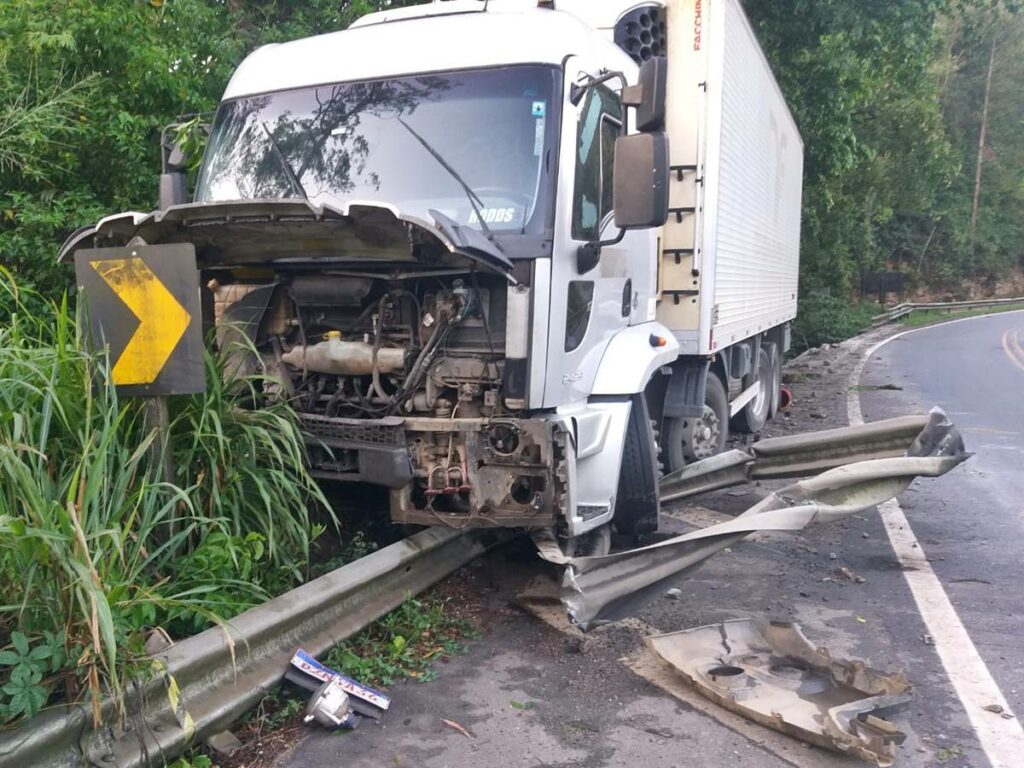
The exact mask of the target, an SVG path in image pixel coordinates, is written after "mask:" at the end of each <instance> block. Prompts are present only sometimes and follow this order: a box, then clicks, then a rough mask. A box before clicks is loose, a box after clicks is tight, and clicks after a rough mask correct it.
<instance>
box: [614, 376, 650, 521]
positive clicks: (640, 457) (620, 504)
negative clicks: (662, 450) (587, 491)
mask: <svg viewBox="0 0 1024 768" xmlns="http://www.w3.org/2000/svg"><path fill="white" fill-rule="evenodd" d="M658 507H659V505H658V456H657V448H656V446H655V444H654V431H653V429H652V427H651V419H650V416H649V414H648V411H647V400H646V399H645V398H644V396H643V394H642V393H641V394H636V395H633V397H632V398H631V407H630V409H629V426H628V427H627V428H626V442H625V445H623V448H622V469H621V470H620V471H619V488H618V491H617V493H616V495H615V514H614V516H613V517H612V521H613V522H614V523H615V527H616V529H617V530H618V531H619V532H620V533H635V534H642V533H652V532H654V531H655V530H657V528H658Z"/></svg>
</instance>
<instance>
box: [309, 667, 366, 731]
mask: <svg viewBox="0 0 1024 768" xmlns="http://www.w3.org/2000/svg"><path fill="white" fill-rule="evenodd" d="M303 721H304V722H306V723H312V722H314V721H315V722H317V723H320V725H322V726H324V727H325V728H349V729H351V728H355V727H356V725H357V724H358V723H359V718H358V717H357V716H356V713H355V712H353V711H352V703H351V700H350V699H349V696H348V694H347V693H345V686H344V684H343V683H342V682H341V680H339V679H338V678H337V677H333V678H331V679H330V680H328V681H327V682H326V683H324V684H323V685H321V686H320V689H319V690H318V691H317V692H316V693H314V694H313V698H311V699H310V700H309V705H308V706H307V707H306V716H305V717H304V718H303Z"/></svg>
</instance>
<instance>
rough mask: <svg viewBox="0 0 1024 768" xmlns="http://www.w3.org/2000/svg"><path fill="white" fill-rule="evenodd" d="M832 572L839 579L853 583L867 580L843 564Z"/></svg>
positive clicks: (862, 582)
mask: <svg viewBox="0 0 1024 768" xmlns="http://www.w3.org/2000/svg"><path fill="white" fill-rule="evenodd" d="M832 574H833V575H834V576H837V577H838V578H840V579H844V580H846V581H852V582H854V583H855V584H864V583H865V582H866V581H867V579H865V578H864V577H863V576H858V575H857V574H855V573H854V572H853V571H851V570H850V569H849V568H848V567H847V566H845V565H841V566H839V567H838V568H836V569H835V570H834V571H832ZM833 581H834V579H833Z"/></svg>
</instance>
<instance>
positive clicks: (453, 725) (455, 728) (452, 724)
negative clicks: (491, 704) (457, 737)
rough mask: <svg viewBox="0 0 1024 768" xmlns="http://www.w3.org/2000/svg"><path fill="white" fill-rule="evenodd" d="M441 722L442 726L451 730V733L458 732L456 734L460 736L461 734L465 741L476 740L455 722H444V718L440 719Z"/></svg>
mask: <svg viewBox="0 0 1024 768" xmlns="http://www.w3.org/2000/svg"><path fill="white" fill-rule="evenodd" d="M441 722H442V723H443V724H444V725H446V726H448V727H449V728H451V729H452V730H453V731H458V732H459V733H461V734H462V735H463V736H465V737H466V738H467V739H475V738H476V736H474V735H473V734H472V733H470V732H469V731H467V730H466V729H465V728H463V727H462V726H461V725H459V724H458V723H457V722H455V721H454V720H445V719H444V718H443V717H442V718H441Z"/></svg>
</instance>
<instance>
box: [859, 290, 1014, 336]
mask: <svg viewBox="0 0 1024 768" xmlns="http://www.w3.org/2000/svg"><path fill="white" fill-rule="evenodd" d="M1016 306H1019V307H1022V308H1024V296H1020V297H1017V298H1013V299H979V300H977V301H936V302H924V303H914V302H905V303H903V304H897V305H896V306H895V307H892V308H891V309H889V310H887V311H885V312H883V313H882V314H880V315H875V316H874V317H872V318H871V325H872V326H873V327H875V328H877V327H878V326H881V325H886V324H887V323H892V322H895V321H896V320H900V319H902V318H904V317H909V316H910V315H912V314H913V313H914V312H917V311H918V310H923V309H938V310H942V311H945V312H957V311H961V310H965V309H999V308H1001V307H1016Z"/></svg>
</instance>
